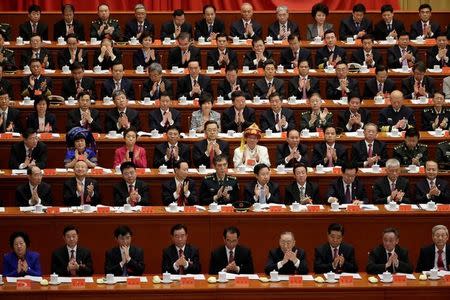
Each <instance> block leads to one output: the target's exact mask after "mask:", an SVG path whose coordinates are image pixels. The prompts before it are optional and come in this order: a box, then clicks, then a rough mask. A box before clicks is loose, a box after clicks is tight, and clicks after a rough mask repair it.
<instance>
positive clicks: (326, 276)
mask: <svg viewBox="0 0 450 300" xmlns="http://www.w3.org/2000/svg"><path fill="white" fill-rule="evenodd" d="M323 275H324V277H325V279H328V274H327V273H325V274H323ZM341 276H352V277H353V279H362V277H361V275H359V273H341V274H334V277H335V278H336V279H339V278H341Z"/></svg>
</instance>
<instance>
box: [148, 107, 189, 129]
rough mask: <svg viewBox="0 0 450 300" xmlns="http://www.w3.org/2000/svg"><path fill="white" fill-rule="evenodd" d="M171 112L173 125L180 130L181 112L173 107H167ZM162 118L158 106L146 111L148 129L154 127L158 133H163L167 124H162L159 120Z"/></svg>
mask: <svg viewBox="0 0 450 300" xmlns="http://www.w3.org/2000/svg"><path fill="white" fill-rule="evenodd" d="M169 111H170V112H171V113H172V120H173V125H174V126H175V127H176V128H178V130H180V131H181V113H180V112H179V111H178V110H176V109H173V108H169ZM162 119H163V115H162V112H161V110H160V109H159V108H157V109H154V110H152V111H150V112H149V113H148V121H149V127H150V130H153V129H156V130H158V132H159V133H164V132H166V131H167V127H168V126H169V125H167V126H162V125H161V121H162Z"/></svg>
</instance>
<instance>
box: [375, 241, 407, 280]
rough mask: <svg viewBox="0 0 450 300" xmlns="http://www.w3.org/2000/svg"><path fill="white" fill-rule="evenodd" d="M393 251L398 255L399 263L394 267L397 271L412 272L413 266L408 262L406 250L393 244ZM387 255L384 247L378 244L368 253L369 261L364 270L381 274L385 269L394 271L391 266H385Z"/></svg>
mask: <svg viewBox="0 0 450 300" xmlns="http://www.w3.org/2000/svg"><path fill="white" fill-rule="evenodd" d="M394 252H395V253H396V254H397V255H398V261H399V265H398V267H397V268H395V272H398V273H408V274H410V273H412V272H413V267H412V265H411V264H410V262H409V258H408V250H406V249H405V248H401V247H400V246H399V245H396V246H395V250H394ZM387 260H388V257H387V253H386V249H385V248H384V247H383V245H379V246H378V247H376V248H375V249H373V250H372V251H370V253H369V261H368V263H367V267H366V272H367V273H369V274H381V273H383V272H385V271H388V272H391V273H395V272H394V268H393V266H390V267H389V268H386V266H385V265H386V263H387Z"/></svg>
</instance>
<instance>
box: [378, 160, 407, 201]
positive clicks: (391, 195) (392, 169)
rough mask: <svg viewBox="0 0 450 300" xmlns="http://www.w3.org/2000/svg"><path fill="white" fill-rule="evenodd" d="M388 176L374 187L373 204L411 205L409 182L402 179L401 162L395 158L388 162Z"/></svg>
mask: <svg viewBox="0 0 450 300" xmlns="http://www.w3.org/2000/svg"><path fill="white" fill-rule="evenodd" d="M386 173H387V176H385V177H382V178H379V179H378V180H377V181H375V184H374V185H373V202H374V203H375V204H386V203H389V202H397V203H409V180H408V179H406V178H405V177H400V176H399V174H400V162H399V161H398V160H396V159H395V158H390V159H388V160H387V161H386Z"/></svg>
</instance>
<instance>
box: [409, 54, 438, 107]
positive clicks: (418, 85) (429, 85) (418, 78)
mask: <svg viewBox="0 0 450 300" xmlns="http://www.w3.org/2000/svg"><path fill="white" fill-rule="evenodd" d="M426 71H427V68H426V67H425V64H424V63H423V62H421V61H419V62H417V63H416V64H414V66H413V73H414V74H413V76H409V77H408V78H405V79H403V80H402V92H403V95H405V98H406V99H418V98H419V97H427V98H429V97H432V96H433V94H434V79H433V78H431V77H429V76H425V72H426Z"/></svg>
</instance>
